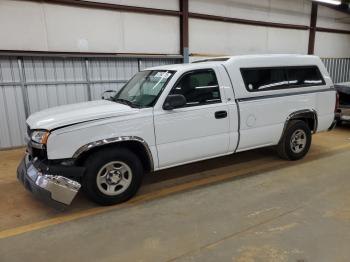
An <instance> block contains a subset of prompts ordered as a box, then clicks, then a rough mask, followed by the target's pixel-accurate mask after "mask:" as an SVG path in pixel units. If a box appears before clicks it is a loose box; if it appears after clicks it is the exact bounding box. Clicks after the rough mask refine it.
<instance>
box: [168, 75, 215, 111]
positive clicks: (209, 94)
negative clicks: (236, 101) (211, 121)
mask: <svg viewBox="0 0 350 262" xmlns="http://www.w3.org/2000/svg"><path fill="white" fill-rule="evenodd" d="M174 94H180V95H183V96H184V97H185V98H186V100H187V104H186V107H188V106H197V105H206V104H212V103H219V102H221V97H220V90H219V84H218V81H217V78H216V75H215V72H214V71H213V70H197V71H192V72H189V73H186V74H184V75H183V76H182V77H181V78H180V80H179V81H178V82H177V83H176V84H175V87H174V88H173V89H172V90H171V92H170V95H174Z"/></svg>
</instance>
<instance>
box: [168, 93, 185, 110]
mask: <svg viewBox="0 0 350 262" xmlns="http://www.w3.org/2000/svg"><path fill="white" fill-rule="evenodd" d="M186 103H187V101H186V98H185V97H184V96H183V95H168V97H167V98H166V99H165V102H164V105H163V109H164V110H172V109H175V108H179V107H183V106H184V105H186Z"/></svg>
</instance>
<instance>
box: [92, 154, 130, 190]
mask: <svg viewBox="0 0 350 262" xmlns="http://www.w3.org/2000/svg"><path fill="white" fill-rule="evenodd" d="M131 180H132V171H131V168H130V167H129V166H128V165H127V164H126V163H124V162H121V161H111V162H108V163H107V164H105V165H104V166H103V167H102V168H101V169H100V171H99V172H98V173H97V176H96V184H97V187H98V189H99V190H100V191H101V193H103V194H105V195H108V196H116V195H119V194H121V193H123V192H124V191H125V190H127V189H128V187H129V186H130V184H131Z"/></svg>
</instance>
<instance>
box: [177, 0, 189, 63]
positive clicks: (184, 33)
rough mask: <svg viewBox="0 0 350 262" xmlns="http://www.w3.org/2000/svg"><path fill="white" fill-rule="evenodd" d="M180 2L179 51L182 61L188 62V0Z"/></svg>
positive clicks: (180, 0)
mask: <svg viewBox="0 0 350 262" xmlns="http://www.w3.org/2000/svg"><path fill="white" fill-rule="evenodd" d="M179 3H180V12H181V16H180V52H181V54H182V56H183V62H184V63H189V61H190V54H189V47H188V45H189V44H188V34H189V33H188V0H179Z"/></svg>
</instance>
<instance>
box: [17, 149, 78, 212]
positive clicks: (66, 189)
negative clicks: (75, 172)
mask: <svg viewBox="0 0 350 262" xmlns="http://www.w3.org/2000/svg"><path fill="white" fill-rule="evenodd" d="M34 162H35V160H33V161H31V160H29V157H28V155H27V154H26V155H25V156H24V158H23V160H22V161H21V163H20V164H19V166H18V168H17V178H18V180H19V181H21V182H22V184H23V185H24V187H25V188H26V189H28V190H29V191H30V192H32V193H33V195H34V196H35V197H36V198H38V199H39V200H41V201H43V202H45V203H47V204H49V205H51V206H53V207H55V208H59V209H63V208H65V207H67V206H68V205H70V204H71V202H72V200H73V199H74V197H75V196H76V194H77V193H78V191H79V189H80V186H81V185H80V184H79V183H78V182H76V181H74V180H71V179H68V178H66V177H63V176H60V175H54V174H49V173H48V172H46V173H45V172H42V171H41V170H39V169H38V168H37V167H36V166H35V165H34V164H35V163H34Z"/></svg>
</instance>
